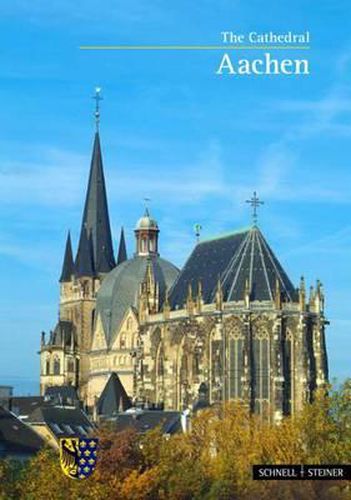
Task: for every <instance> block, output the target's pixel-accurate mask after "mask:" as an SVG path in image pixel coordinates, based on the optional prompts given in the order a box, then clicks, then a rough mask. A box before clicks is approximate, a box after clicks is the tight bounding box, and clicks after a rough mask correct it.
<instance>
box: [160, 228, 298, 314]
mask: <svg viewBox="0 0 351 500" xmlns="http://www.w3.org/2000/svg"><path fill="white" fill-rule="evenodd" d="M218 279H219V280H220V283H221V286H222V290H223V297H224V300H225V301H233V300H242V299H243V298H244V291H245V283H246V282H247V283H248V285H249V289H250V291H251V293H250V298H251V300H259V301H260V300H261V301H262V300H273V298H274V294H275V289H276V280H278V281H279V284H280V289H281V293H282V298H283V299H285V300H288V301H294V300H296V291H295V289H294V286H293V285H292V283H291V281H290V280H289V278H288V276H287V274H286V273H285V271H284V270H283V268H282V266H281V265H280V263H279V262H278V260H277V258H276V257H275V255H274V254H273V252H272V250H271V249H270V247H269V246H268V244H267V242H266V241H265V239H264V237H263V235H262V233H261V231H260V230H259V229H258V228H257V227H256V226H254V227H253V228H251V229H249V230H243V231H240V232H237V233H233V234H231V235H228V236H224V237H220V238H216V239H212V240H208V241H204V242H202V243H199V244H197V245H196V247H195V248H194V250H193V252H192V254H191V255H190V257H189V259H188V261H187V262H186V264H185V266H184V268H183V269H182V271H181V273H180V274H179V276H178V279H177V280H176V281H175V283H174V285H173V287H172V289H171V291H170V304H171V307H172V308H173V309H174V308H182V307H183V306H184V304H185V303H186V298H187V295H188V288H189V284H190V285H191V286H192V289H193V293H194V295H195V293H196V290H197V287H198V283H199V281H200V282H201V284H202V290H203V299H204V302H205V303H213V302H214V300H215V294H216V288H217V283H218Z"/></svg>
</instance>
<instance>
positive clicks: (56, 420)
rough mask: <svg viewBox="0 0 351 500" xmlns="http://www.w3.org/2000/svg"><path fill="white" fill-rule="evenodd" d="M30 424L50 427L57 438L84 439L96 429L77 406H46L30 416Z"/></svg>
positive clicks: (37, 409)
mask: <svg viewBox="0 0 351 500" xmlns="http://www.w3.org/2000/svg"><path fill="white" fill-rule="evenodd" d="M28 422H29V423H32V424H46V425H48V426H49V428H50V429H51V431H52V432H53V434H54V435H55V436H56V437H62V436H70V435H72V436H73V435H75V436H83V437H84V436H86V435H88V434H89V433H90V432H91V431H92V430H93V429H94V426H93V424H92V423H91V422H90V420H89V419H88V417H87V415H86V414H85V413H84V411H83V410H81V409H80V408H77V407H76V406H59V405H52V404H44V405H42V406H40V407H39V408H36V409H35V410H34V411H33V412H32V413H31V414H30V415H29V417H28Z"/></svg>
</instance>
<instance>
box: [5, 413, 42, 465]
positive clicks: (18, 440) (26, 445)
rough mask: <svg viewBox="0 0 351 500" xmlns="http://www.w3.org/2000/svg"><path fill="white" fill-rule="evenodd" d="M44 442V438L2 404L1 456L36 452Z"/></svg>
mask: <svg viewBox="0 0 351 500" xmlns="http://www.w3.org/2000/svg"><path fill="white" fill-rule="evenodd" d="M44 444H45V443H44V441H43V439H42V438H41V437H40V436H39V435H38V434H37V433H36V432H35V431H33V429H31V428H30V427H29V426H28V425H26V424H24V423H23V422H21V420H20V419H19V418H17V417H16V416H15V415H13V414H12V413H11V412H9V411H8V410H5V409H4V408H2V407H1V406H0V457H1V455H2V456H7V455H10V456H11V455H14V454H19V455H22V454H25V455H28V454H34V453H36V452H37V451H39V450H40V448H42V447H43V446H44Z"/></svg>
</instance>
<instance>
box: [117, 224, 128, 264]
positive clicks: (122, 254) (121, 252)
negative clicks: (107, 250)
mask: <svg viewBox="0 0 351 500" xmlns="http://www.w3.org/2000/svg"><path fill="white" fill-rule="evenodd" d="M125 260H127V248H126V240H125V238H124V230H123V227H122V228H121V237H120V240H119V248H118V256H117V266H118V264H122V262H124V261H125Z"/></svg>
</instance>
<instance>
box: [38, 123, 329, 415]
mask: <svg viewBox="0 0 351 500" xmlns="http://www.w3.org/2000/svg"><path fill="white" fill-rule="evenodd" d="M97 124H98V122H97ZM131 182H132V181H131ZM251 201H252V203H253V206H254V210H255V209H256V205H257V204H258V199H257V198H256V195H255V196H254V198H253V199H252V200H251ZM134 233H135V251H134V254H133V256H132V257H131V258H128V257H127V250H126V244H125V237H124V232H123V229H122V231H121V236H120V242H119V248H118V252H117V255H115V253H114V249H113V241H112V235H111V228H110V220H109V211H108V203H107V195H106V186H105V178H104V171H103V161H102V152H101V144H100V134H99V129H98V127H97V131H96V134H95V138H94V145H93V152H92V159H91V165H90V173H89V181H88V187H87V193H86V200H85V206H84V211H83V217H82V225H81V231H80V237H79V241H78V245H77V251H76V252H75V254H74V253H73V250H72V242H71V237H70V234H68V236H67V242H66V248H65V253H64V259H63V266H62V272H61V276H60V280H59V282H60V299H59V320H58V322H57V324H56V326H55V328H54V329H53V330H52V331H51V332H50V334H49V335H48V336H47V335H46V334H45V333H44V332H43V333H42V337H41V347H40V365H41V368H40V369H41V374H40V386H41V393H42V394H44V393H45V391H46V390H47V388H48V387H50V386H61V385H62V386H67V385H71V386H74V387H75V388H76V389H77V391H78V394H79V397H80V399H81V400H82V401H84V403H85V405H86V406H87V407H88V408H89V410H90V411H91V412H93V411H94V409H95V408H96V405H97V402H98V400H99V398H100V396H101V394H102V393H103V391H104V389H105V387H106V386H107V384H108V383H109V380H110V379H111V376H112V375H114V376H116V374H117V376H118V379H119V383H120V384H121V385H122V386H123V390H124V391H125V393H126V394H127V395H128V396H129V398H130V400H131V401H133V402H134V404H138V405H146V406H148V407H154V408H163V409H172V410H184V409H187V408H189V409H194V408H196V407H201V406H206V405H211V404H214V403H217V402H221V401H224V400H233V399H234V400H240V401H242V402H243V403H245V404H246V405H247V406H248V407H249V408H250V409H251V411H252V412H255V413H258V414H260V415H263V416H264V417H265V418H267V419H269V420H270V421H276V422H279V420H280V419H281V418H282V417H283V415H288V414H294V413H295V412H298V411H299V410H300V409H301V407H302V406H303V404H304V403H305V402H308V401H311V399H312V398H313V393H314V391H315V390H316V389H317V388H320V387H323V386H325V384H326V383H327V381H328V365H327V353H326V344H325V325H326V324H327V321H326V319H325V316H324V294H323V289H322V285H321V283H320V282H319V281H317V283H316V286H315V287H312V286H311V287H310V290H309V293H308V294H307V292H306V286H305V282H304V279H303V278H301V281H300V283H299V287H298V288H296V287H295V286H294V285H293V284H292V282H291V281H290V279H289V277H288V276H287V274H286V272H285V271H284V269H283V268H282V266H281V264H280V263H279V261H278V259H277V257H276V256H275V254H274V252H273V250H272V249H271V247H270V246H269V244H268V243H267V241H266V239H265V237H264V235H263V234H262V232H261V230H260V228H259V227H258V225H257V220H256V219H254V223H253V225H252V226H251V227H250V228H248V229H245V230H239V231H233V232H232V233H231V234H227V235H224V236H218V237H214V238H212V239H207V240H199V241H198V242H197V243H196V245H195V247H194V249H193V251H192V252H191V254H190V256H189V257H188V259H187V260H186V263H185V264H184V266H183V268H182V269H181V270H179V269H178V268H177V267H176V266H175V265H173V264H172V263H171V262H169V261H168V260H166V259H165V258H163V257H162V256H161V255H160V251H159V237H160V228H159V226H158V223H157V221H156V220H155V218H154V217H153V216H152V215H151V214H150V212H149V210H148V209H146V210H145V213H144V214H143V215H142V217H141V218H140V219H139V220H138V221H137V222H136V226H135V230H134Z"/></svg>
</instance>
